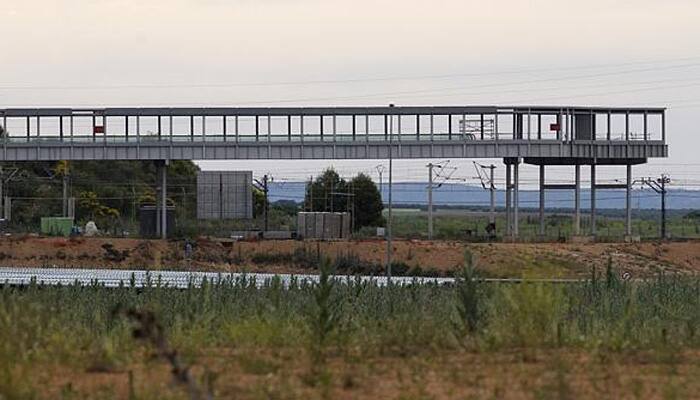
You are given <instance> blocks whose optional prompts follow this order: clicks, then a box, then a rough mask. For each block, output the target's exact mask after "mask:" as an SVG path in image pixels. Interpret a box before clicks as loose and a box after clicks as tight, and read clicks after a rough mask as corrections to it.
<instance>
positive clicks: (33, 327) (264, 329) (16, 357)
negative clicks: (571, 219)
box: [0, 263, 700, 398]
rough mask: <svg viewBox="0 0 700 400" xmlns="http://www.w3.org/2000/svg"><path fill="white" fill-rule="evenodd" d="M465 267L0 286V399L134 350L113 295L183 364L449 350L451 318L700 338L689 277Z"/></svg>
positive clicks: (650, 337)
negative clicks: (451, 276)
mask: <svg viewBox="0 0 700 400" xmlns="http://www.w3.org/2000/svg"><path fill="white" fill-rule="evenodd" d="M326 264H327V263H326ZM467 267H469V265H467ZM324 268H328V265H326V266H325V267H324ZM473 273H474V271H473V269H469V268H467V269H466V270H465V274H464V276H463V279H462V280H461V281H460V283H458V284H456V285H452V286H435V285H421V286H419V285H406V286H398V285H390V286H387V287H378V286H377V285H375V284H372V283H368V282H361V281H359V280H352V279H351V280H349V281H342V282H340V281H333V280H332V279H331V278H330V277H329V274H328V273H325V274H324V276H325V278H324V279H322V281H321V283H320V284H307V283H302V282H295V281H292V282H291V283H290V284H289V285H283V284H282V283H281V281H280V280H278V279H273V280H270V281H268V282H266V283H265V284H262V285H256V284H255V282H253V281H251V280H248V279H245V278H240V279H227V280H217V281H210V282H206V283H205V284H203V285H202V286H201V287H191V288H189V289H187V290H178V289H170V288H165V287H162V286H158V285H157V283H155V282H154V283H153V285H152V286H150V287H146V288H134V287H131V286H129V285H125V286H123V287H121V288H117V289H108V288H103V287H100V286H87V287H80V286H64V287H39V286H35V285H33V286H29V287H25V288H16V287H10V286H3V287H1V288H0V339H1V340H0V397H3V396H4V398H29V397H31V396H30V392H29V391H31V387H32V386H31V381H32V379H31V376H32V371H34V370H35V369H36V368H41V366H44V365H47V364H51V365H55V364H58V365H67V366H78V367H80V368H85V369H94V370H110V369H120V368H124V367H126V366H128V365H130V364H131V363H133V362H137V361H139V360H140V357H142V351H140V349H143V346H144V345H143V344H142V343H139V342H138V341H137V340H135V339H134V338H133V337H132V334H131V333H132V332H131V328H132V326H131V325H130V323H129V321H127V320H125V319H124V318H120V317H119V316H118V315H115V314H114V312H113V311H114V310H115V309H116V308H117V306H119V307H121V308H123V309H139V310H149V312H152V313H153V315H155V316H157V318H158V321H159V323H160V324H161V326H162V329H163V331H164V332H165V334H166V335H167V339H168V343H169V344H170V345H171V346H172V348H174V349H177V351H178V353H179V354H180V355H181V356H182V357H183V360H185V362H187V363H196V360H197V357H198V356H199V355H200V354H201V353H202V351H204V350H206V349H220V348H259V349H272V350H276V349H285V348H286V349H293V350H294V351H300V352H307V351H310V349H311V348H310V347H309V346H308V344H309V343H317V344H320V345H321V346H320V347H322V348H323V349H326V350H332V351H333V354H335V355H343V356H352V357H356V358H359V359H362V358H364V357H375V356H377V355H391V356H403V355H407V354H416V353H421V352H431V351H435V350H436V349H458V348H459V347H460V346H461V344H462V343H460V340H455V335H454V332H455V321H462V324H463V325H462V326H463V327H464V329H465V332H466V333H468V335H469V337H470V338H472V339H473V343H474V345H475V346H478V347H479V348H480V349H481V350H483V351H491V350H501V349H511V348H522V347H534V348H538V347H542V348H544V347H547V348H549V347H552V346H560V347H576V348H581V349H584V350H585V349H592V350H600V349H606V350H610V351H625V350H630V349H642V350H644V349H649V350H654V349H660V348H661V349H679V348H697V347H698V346H699V345H700V340H699V337H700V335H699V334H698V327H700V313H699V312H698V310H700V308H699V307H700V280H698V279H695V278H680V277H675V276H663V275H660V276H658V277H657V278H656V279H653V280H649V281H645V282H628V281H622V280H620V279H617V278H616V275H615V274H614V273H612V272H611V273H609V274H607V275H605V276H604V278H603V279H599V278H598V277H597V276H596V278H595V279H591V280H589V281H588V282H585V283H581V284H574V285H556V284H554V285H553V284H543V283H527V282H526V283H522V284H515V285H512V284H492V283H482V282H480V281H478V280H477V279H473V278H474V275H473ZM457 339H459V338H457ZM20 388H21V389H20Z"/></svg>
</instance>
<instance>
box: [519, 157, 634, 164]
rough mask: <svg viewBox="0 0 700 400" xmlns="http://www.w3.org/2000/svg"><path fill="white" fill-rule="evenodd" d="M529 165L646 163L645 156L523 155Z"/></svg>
mask: <svg viewBox="0 0 700 400" xmlns="http://www.w3.org/2000/svg"><path fill="white" fill-rule="evenodd" d="M524 160H525V164H530V165H639V164H646V162H647V159H646V158H638V157H634V158H624V157H622V158H595V159H594V158H586V157H583V158H581V157H525V159H524Z"/></svg>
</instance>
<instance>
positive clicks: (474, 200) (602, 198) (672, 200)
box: [270, 182, 700, 210]
mask: <svg viewBox="0 0 700 400" xmlns="http://www.w3.org/2000/svg"><path fill="white" fill-rule="evenodd" d="M305 185H306V183H305V182H283V183H273V184H272V185H271V188H270V201H273V202H274V201H277V200H292V201H296V202H298V203H300V202H302V201H303V200H304V190H305ZM426 186H427V184H426V183H420V182H399V183H395V184H394V186H393V191H392V197H393V202H394V204H395V205H397V206H400V205H412V204H417V205H425V204H427V201H428V200H427V192H426ZM387 193H388V185H386V184H384V186H383V187H382V197H383V199H384V201H385V202H386V201H387ZM596 200H597V203H596V205H597V208H599V209H621V208H624V207H625V191H624V190H599V191H598V194H597V199H596ZM433 201H434V204H435V205H436V206H440V205H445V206H488V205H489V192H488V191H486V190H484V189H482V188H481V187H480V186H469V185H459V184H454V183H447V184H444V185H442V186H441V187H439V188H437V189H434V190H433ZM573 203H574V193H573V191H572V190H550V191H547V193H546V196H545V204H546V207H547V208H560V209H568V208H573ZM504 204H505V192H504V191H503V190H499V191H498V192H497V193H496V205H497V206H503V205H504ZM520 205H521V207H523V208H535V207H538V206H539V191H537V190H532V189H521V190H520ZM632 205H633V207H634V208H635V209H659V208H661V200H660V196H659V195H658V194H656V193H654V192H653V191H651V190H640V189H635V190H633V193H632ZM581 207H582V208H590V192H589V190H588V189H582V190H581ZM667 207H668V208H669V209H676V210H680V209H700V191H693V190H680V189H673V190H669V193H668V197H667Z"/></svg>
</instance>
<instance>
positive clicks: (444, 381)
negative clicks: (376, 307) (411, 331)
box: [34, 349, 700, 399]
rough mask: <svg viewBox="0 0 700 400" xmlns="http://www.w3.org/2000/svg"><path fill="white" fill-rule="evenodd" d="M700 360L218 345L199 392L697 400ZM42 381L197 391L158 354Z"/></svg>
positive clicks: (71, 393)
mask: <svg viewBox="0 0 700 400" xmlns="http://www.w3.org/2000/svg"><path fill="white" fill-rule="evenodd" d="M698 360H699V358H698V354H697V353H693V352H688V353H673V354H671V353H666V352H661V353H653V352H652V353H633V354H624V353H612V354H608V353H605V352H602V353H598V354H596V353H588V352H584V351H578V350H551V349H550V350H544V349H531V350H518V351H511V352H486V353H470V352H465V351H457V352H436V353H435V352H431V353H430V354H429V355H428V354H411V355H406V356H405V357H387V356H377V357H369V358H367V357H363V358H354V357H353V356H352V355H346V356H342V357H341V356H335V357H330V358H329V359H327V361H326V363H323V364H318V363H316V364H313V363H311V362H310V360H309V357H308V355H304V354H299V353H298V352H292V351H289V350H284V349H280V350H277V351H274V352H260V351H253V350H251V349H217V350H216V351H203V352H202V354H200V355H199V356H198V357H196V360H194V365H193V368H192V374H193V376H194V377H195V379H196V381H197V382H198V383H199V387H200V389H201V388H203V387H204V385H203V384H202V383H203V382H210V383H209V384H208V385H207V386H209V387H210V388H211V390H210V391H211V392H212V393H213V395H214V397H215V398H239V399H262V398H265V399H296V398H305V399H321V398H332V399H358V398H362V399H457V398H459V399H579V398H580V399H669V398H673V399H675V398H698V393H700V384H699V381H698V380H697V379H695V377H696V376H697V374H698V372H700V370H699V367H698V365H700V364H698ZM57 368H58V367H57ZM207 373H208V374H209V377H210V378H209V379H206V378H205V376H207ZM129 375H131V377H132V378H131V379H130V378H129ZM34 379H35V383H36V384H37V387H39V388H41V390H40V397H41V398H59V397H61V396H62V398H90V397H92V396H95V395H96V394H100V396H99V398H120V399H127V398H172V399H179V398H182V399H186V398H189V397H188V395H187V389H186V387H185V386H183V385H182V384H180V385H178V384H175V382H174V379H173V378H172V376H171V374H170V372H169V369H168V367H167V364H166V363H165V362H163V361H161V360H157V359H152V358H151V359H149V361H147V362H145V363H142V362H137V363H130V364H128V365H124V366H122V367H120V368H117V369H106V370H101V371H90V370H89V369H87V370H86V369H85V368H82V367H80V366H78V365H76V366H74V367H69V368H66V367H61V368H60V372H58V371H57V370H54V369H51V368H49V369H46V370H44V371H43V372H41V373H39V374H38V375H35V378H34ZM207 391H209V390H207ZM83 396H86V397H83ZM93 398H94V397H93Z"/></svg>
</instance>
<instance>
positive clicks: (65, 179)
mask: <svg viewBox="0 0 700 400" xmlns="http://www.w3.org/2000/svg"><path fill="white" fill-rule="evenodd" d="M69 181H70V162H69V161H65V165H64V169H63V176H62V182H63V203H62V205H63V216H64V217H67V216H68V215H69V214H70V212H69V211H68V185H69Z"/></svg>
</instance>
